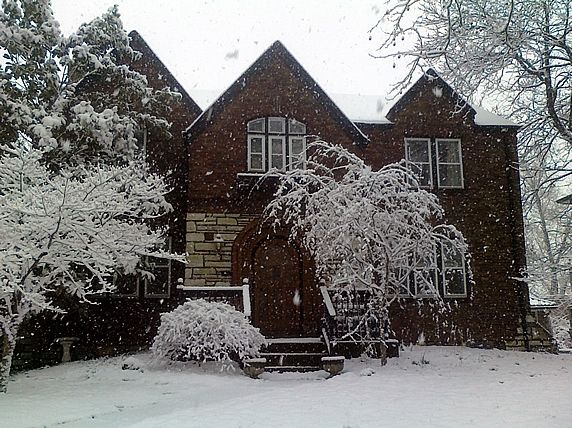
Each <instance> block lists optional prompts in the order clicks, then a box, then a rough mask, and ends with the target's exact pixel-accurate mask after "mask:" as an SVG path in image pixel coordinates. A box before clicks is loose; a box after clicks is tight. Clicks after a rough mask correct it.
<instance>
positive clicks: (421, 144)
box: [405, 138, 433, 187]
mask: <svg viewBox="0 0 572 428" xmlns="http://www.w3.org/2000/svg"><path fill="white" fill-rule="evenodd" d="M405 159H406V160H407V162H408V164H409V165H410V168H411V170H412V171H413V172H414V173H415V174H417V176H418V180H419V185H420V186H421V187H431V186H432V184H433V169H432V168H431V140H429V139H428V138H409V139H406V140H405Z"/></svg>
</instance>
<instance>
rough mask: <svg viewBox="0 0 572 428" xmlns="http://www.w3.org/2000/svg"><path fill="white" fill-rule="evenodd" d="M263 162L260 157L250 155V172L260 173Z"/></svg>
mask: <svg viewBox="0 0 572 428" xmlns="http://www.w3.org/2000/svg"><path fill="white" fill-rule="evenodd" d="M262 165H263V160H262V155H261V154H259V155H257V154H251V155H250V169H251V170H252V171H262V170H263V166H262Z"/></svg>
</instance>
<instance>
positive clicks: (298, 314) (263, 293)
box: [252, 238, 304, 337]
mask: <svg viewBox="0 0 572 428" xmlns="http://www.w3.org/2000/svg"><path fill="white" fill-rule="evenodd" d="M252 257H253V260H252V267H253V271H252V273H253V278H252V282H253V283H252V291H253V293H254V296H253V297H254V299H253V300H254V302H253V303H254V305H253V322H254V325H255V326H257V327H258V328H260V331H261V333H262V334H264V335H265V336H267V337H288V336H300V335H301V334H302V330H303V327H302V322H303V306H302V304H301V302H302V299H303V298H304V296H303V295H302V293H303V287H302V259H301V255H300V254H299V252H298V251H297V250H296V249H295V248H294V247H293V246H292V245H291V244H290V243H289V242H288V241H287V240H286V239H281V238H274V239H268V240H264V241H262V242H261V243H260V245H258V246H257V247H256V248H255V249H254V253H253V255H252Z"/></svg>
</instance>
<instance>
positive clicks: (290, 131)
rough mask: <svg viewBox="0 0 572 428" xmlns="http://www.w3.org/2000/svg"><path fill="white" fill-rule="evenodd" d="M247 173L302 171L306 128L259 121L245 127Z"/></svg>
mask: <svg viewBox="0 0 572 428" xmlns="http://www.w3.org/2000/svg"><path fill="white" fill-rule="evenodd" d="M247 131H248V170H249V171H251V172H266V171H268V170H270V169H273V168H276V169H278V170H281V171H285V170H286V169H294V168H304V167H305V163H306V137H305V135H306V125H305V124H303V123H302V122H299V121H297V120H296V119H287V118H284V117H261V118H258V119H254V120H251V121H250V122H248V124H247Z"/></svg>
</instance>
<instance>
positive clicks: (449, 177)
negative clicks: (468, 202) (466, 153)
mask: <svg viewBox="0 0 572 428" xmlns="http://www.w3.org/2000/svg"><path fill="white" fill-rule="evenodd" d="M439 186H442V187H462V186H463V180H462V175H461V165H442V164H440V165H439Z"/></svg>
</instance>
